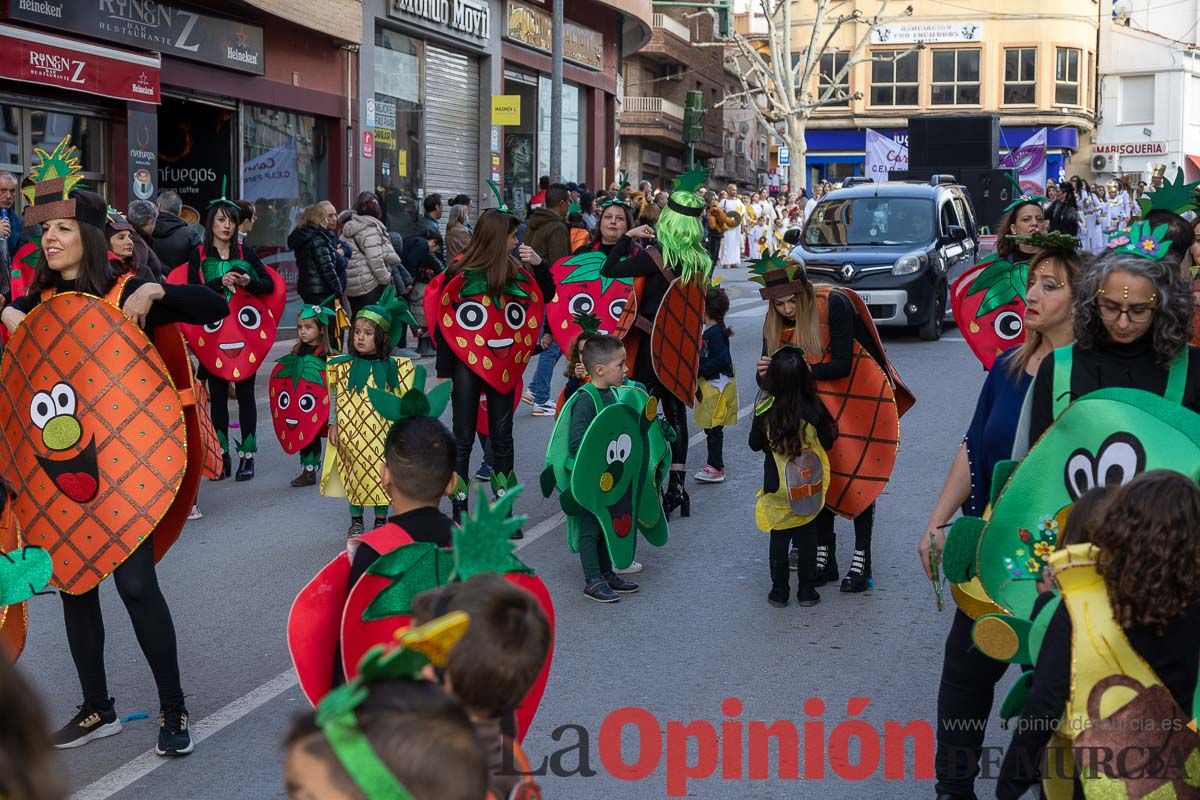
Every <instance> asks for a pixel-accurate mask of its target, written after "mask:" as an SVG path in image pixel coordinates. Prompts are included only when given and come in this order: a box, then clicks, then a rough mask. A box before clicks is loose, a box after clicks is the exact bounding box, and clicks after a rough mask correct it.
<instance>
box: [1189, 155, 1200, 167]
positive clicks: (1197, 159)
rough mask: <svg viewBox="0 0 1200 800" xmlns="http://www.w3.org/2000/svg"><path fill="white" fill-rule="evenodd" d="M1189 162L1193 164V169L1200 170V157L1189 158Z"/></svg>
mask: <svg viewBox="0 0 1200 800" xmlns="http://www.w3.org/2000/svg"><path fill="white" fill-rule="evenodd" d="M1187 160H1188V161H1190V162H1191V164H1192V166H1193V167H1195V168H1196V169H1200V156H1188V157H1187Z"/></svg>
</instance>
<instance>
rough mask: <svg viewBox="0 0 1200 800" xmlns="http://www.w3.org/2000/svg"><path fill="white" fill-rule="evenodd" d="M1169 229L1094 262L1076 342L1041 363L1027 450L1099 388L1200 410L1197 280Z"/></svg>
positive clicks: (1137, 230)
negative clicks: (1061, 414) (1173, 254)
mask: <svg viewBox="0 0 1200 800" xmlns="http://www.w3.org/2000/svg"><path fill="white" fill-rule="evenodd" d="M1166 233H1167V226H1166V225H1159V226H1158V227H1155V228H1153V229H1152V228H1151V227H1150V223H1149V222H1148V221H1142V222H1139V223H1138V224H1136V225H1134V227H1133V229H1132V230H1131V231H1130V234H1129V239H1130V241H1129V242H1128V243H1126V244H1123V245H1119V246H1118V247H1116V248H1114V249H1111V250H1109V251H1108V252H1106V253H1105V254H1104V255H1102V256H1100V257H1099V258H1098V259H1096V260H1095V262H1093V265H1092V267H1091V268H1090V269H1089V270H1088V271H1087V273H1086V274H1085V275H1084V276H1083V279H1082V280H1081V281H1080V283H1079V286H1078V289H1077V291H1076V292H1075V295H1074V304H1075V314H1074V327H1075V344H1074V346H1073V347H1071V348H1070V349H1063V350H1058V351H1056V352H1054V353H1051V354H1050V355H1049V356H1047V357H1046V359H1045V360H1044V361H1043V362H1042V365H1041V367H1040V368H1039V369H1038V372H1037V377H1036V378H1034V381H1033V387H1032V388H1031V389H1030V404H1029V406H1030V412H1029V433H1028V436H1027V437H1026V438H1024V439H1019V440H1018V442H1019V443H1020V444H1023V445H1024V446H1023V447H1022V448H1021V452H1025V451H1027V450H1028V449H1029V447H1031V446H1032V445H1033V443H1034V442H1036V441H1037V439H1038V437H1039V436H1041V435H1042V433H1043V432H1044V431H1045V430H1046V428H1048V427H1049V426H1050V423H1051V422H1052V421H1053V420H1054V418H1055V417H1056V416H1057V415H1058V411H1061V409H1062V407H1063V406H1065V404H1066V403H1068V402H1070V401H1071V400H1074V399H1076V398H1079V397H1082V396H1084V395H1086V394H1088V393H1089V392H1094V391H1097V390H1098V389H1107V388H1113V387H1125V388H1130V389H1143V390H1145V391H1148V392H1151V393H1153V394H1157V395H1162V396H1165V397H1168V398H1169V399H1171V400H1172V401H1174V402H1176V403H1180V404H1182V405H1183V406H1185V407H1186V408H1190V409H1192V410H1193V411H1195V410H1200V350H1197V349H1196V348H1191V347H1188V340H1189V338H1190V336H1191V327H1192V324H1191V320H1192V294H1191V285H1190V282H1189V281H1188V280H1187V279H1186V278H1185V277H1184V276H1183V274H1182V273H1181V272H1180V270H1179V269H1178V267H1177V264H1176V262H1175V261H1174V260H1173V259H1171V258H1167V253H1168V251H1169V250H1170V247H1171V242H1170V241H1169V240H1166V239H1165V238H1164V237H1165V235H1166Z"/></svg>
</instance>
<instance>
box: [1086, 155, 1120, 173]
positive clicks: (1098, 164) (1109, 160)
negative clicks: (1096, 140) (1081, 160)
mask: <svg viewBox="0 0 1200 800" xmlns="http://www.w3.org/2000/svg"><path fill="white" fill-rule="evenodd" d="M1116 171H1117V157H1116V156H1115V155H1110V154H1108V153H1096V154H1095V155H1093V156H1092V174H1093V175H1099V174H1100V173H1101V172H1116Z"/></svg>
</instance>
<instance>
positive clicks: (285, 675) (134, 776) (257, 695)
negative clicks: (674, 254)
mask: <svg viewBox="0 0 1200 800" xmlns="http://www.w3.org/2000/svg"><path fill="white" fill-rule="evenodd" d="M753 410H754V403H750V404H748V405H745V406H743V407H742V408H739V409H738V419H739V420H741V419H744V418H746V417H748V416H749V415H750V412H752V411H753ZM703 440H704V431H702V430H701V431H698V432H696V433H695V434H693V435H692V436H691V438H689V439H688V444H689V445H696V444H699V443H700V442H701V441H703ZM566 521H567V515H566V514H564V513H562V512H561V511H560V512H558V513H557V514H553V515H551V516H549V517H547V518H546V519H544V520H542V521H541V522H539V523H538V524H537V525H534V526H533V527H532V528H530V529H529V530H528V531H527V532H526V533H525V538H524V539H522V540H521V541H520V542H519V543H518V544H517V546H516V549H517V550H520V549H521V548H522V547H525V546H527V545H530V544H533V543H534V542H536V541H537V540H538V539H540V538H542V537H543V536H545V535H546V534H548V533H550V532H551V531H553V530H555V529H556V528H558V527H559V526H560V525H562V524H563V523H565V522H566ZM296 684H297V680H296V673H295V672H294V671H293V670H291V669H289V670H288V671H287V672H282V673H280V674H278V675H276V676H275V677H274V678H272V679H271V680H269V681H267V682H266V683H264V684H263V685H262V686H259V687H258V688H257V689H252V690H251V691H249V692H247V693H246V694H244V695H242V696H241V697H239V698H238V699H236V700H234V701H233V702H232V703H229V704H228V705H227V706H225V707H224V708H221V709H219V710H217V711H214V712H213V713H212V714H210V715H208V716H207V717H205V718H204V719H202V720H200V721H199V722H195V723H192V725H191V732H192V741H193V742H195V743H196V744H200V742H203V741H204V740H205V739H207V738H208V737H210V736H212V735H214V734H216V733H219V732H220V731H222V730H224V729H225V728H227V727H229V726H230V725H232V724H233V723H235V722H237V721H238V720H240V719H242V718H243V717H245V716H247V715H248V714H250V713H252V712H253V711H255V710H257V709H259V708H261V707H262V706H264V705H266V704H267V703H269V702H271V701H272V700H274V699H275V698H276V697H278V696H279V695H281V694H283V693H284V692H286V691H287V690H288V689H291V688H292V687H293V686H295V685H296ZM168 761H170V759H167V758H163V757H161V756H159V755H157V754H156V753H155V752H154V750H153V749H151V750H147V751H146V752H144V753H142V754H141V755H140V756H138V757H137V758H134V759H133V760H131V761H128V762H126V763H125V764H123V765H122V766H120V767H117V768H116V769H114V770H113V771H112V772H110V773H108V774H107V775H105V776H104V777H102V778H100V779H98V780H95V781H93V782H92V783H89V784H88V785H87V786H85V787H83V788H82V789H80V790H79V791H77V792H75V793H74V794H72V795H71V798H70V800H107V798H109V797H112V796H113V795H114V794H116V793H117V792H120V791H122V790H123V789H125V788H127V787H129V786H131V785H133V784H134V783H137V782H138V781H140V780H141V779H142V778H144V777H146V776H147V775H149V774H150V773H151V772H154V770H156V769H158V768H159V767H161V766H162V765H163V764H166V763H167V762H168Z"/></svg>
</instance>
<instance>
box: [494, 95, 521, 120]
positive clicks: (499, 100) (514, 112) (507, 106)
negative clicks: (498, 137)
mask: <svg viewBox="0 0 1200 800" xmlns="http://www.w3.org/2000/svg"><path fill="white" fill-rule="evenodd" d="M492 124H493V125H520V124H521V95H519V94H496V95H492Z"/></svg>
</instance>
